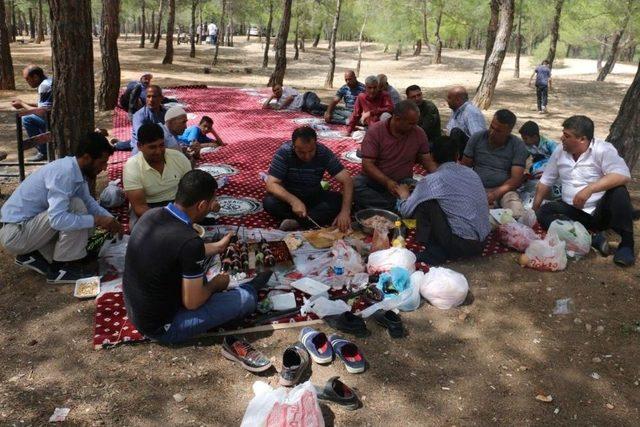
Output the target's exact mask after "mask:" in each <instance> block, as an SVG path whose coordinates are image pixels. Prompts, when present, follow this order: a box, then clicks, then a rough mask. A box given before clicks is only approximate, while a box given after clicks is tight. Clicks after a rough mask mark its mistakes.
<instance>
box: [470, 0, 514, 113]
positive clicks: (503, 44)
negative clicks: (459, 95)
mask: <svg viewBox="0 0 640 427" xmlns="http://www.w3.org/2000/svg"><path fill="white" fill-rule="evenodd" d="M498 2H499V10H500V12H499V16H498V31H497V33H496V38H495V42H494V44H493V50H492V51H491V55H489V60H488V61H487V64H486V65H485V70H484V73H483V77H482V80H481V81H480V85H479V86H478V91H477V92H476V96H475V97H474V98H473V103H474V104H476V105H477V106H478V108H480V109H483V110H486V109H487V108H489V106H490V105H491V100H492V98H493V92H494V90H495V88H496V83H497V82H498V75H499V74H500V68H501V67H502V62H503V61H504V56H505V54H506V53H507V44H508V43H509V38H510V37H511V27H512V26H513V3H514V0H498Z"/></svg>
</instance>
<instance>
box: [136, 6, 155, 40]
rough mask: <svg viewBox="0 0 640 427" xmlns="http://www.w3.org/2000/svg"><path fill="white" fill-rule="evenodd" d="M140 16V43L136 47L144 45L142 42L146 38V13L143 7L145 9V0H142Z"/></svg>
mask: <svg viewBox="0 0 640 427" xmlns="http://www.w3.org/2000/svg"><path fill="white" fill-rule="evenodd" d="M141 7H142V16H140V21H141V22H140V27H141V28H140V45H139V46H138V47H144V42H145V39H146V31H147V17H146V13H145V9H146V1H145V0H142V4H141ZM151 31H153V30H151Z"/></svg>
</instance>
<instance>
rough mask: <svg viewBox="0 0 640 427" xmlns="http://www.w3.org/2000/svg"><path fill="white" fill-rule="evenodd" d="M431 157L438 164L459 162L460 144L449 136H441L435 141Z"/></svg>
mask: <svg viewBox="0 0 640 427" xmlns="http://www.w3.org/2000/svg"><path fill="white" fill-rule="evenodd" d="M431 156H432V157H433V160H434V161H435V162H436V163H438V164H443V163H447V162H455V161H456V160H458V144H457V143H456V141H455V140H454V139H453V138H451V137H449V136H440V137H438V138H436V139H435V141H433V146H432V147H431Z"/></svg>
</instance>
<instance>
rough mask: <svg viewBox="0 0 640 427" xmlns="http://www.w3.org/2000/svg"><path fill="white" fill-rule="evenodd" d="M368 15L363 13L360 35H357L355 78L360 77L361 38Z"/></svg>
mask: <svg viewBox="0 0 640 427" xmlns="http://www.w3.org/2000/svg"><path fill="white" fill-rule="evenodd" d="M368 16H369V14H368V13H367V12H366V11H365V13H364V19H363V20H362V27H360V34H359V35H358V63H357V64H356V77H358V76H359V75H360V64H361V63H362V36H363V35H364V27H365V26H366V25H367V17H368Z"/></svg>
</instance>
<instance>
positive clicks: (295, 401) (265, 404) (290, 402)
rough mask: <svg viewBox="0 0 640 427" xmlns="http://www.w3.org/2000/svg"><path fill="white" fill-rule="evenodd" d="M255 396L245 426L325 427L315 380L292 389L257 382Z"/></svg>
mask: <svg viewBox="0 0 640 427" xmlns="http://www.w3.org/2000/svg"><path fill="white" fill-rule="evenodd" d="M253 394H254V397H253V399H251V402H249V406H247V410H246V411H245V413H244V417H243V418H242V424H241V427H266V426H278V427H280V426H282V427H284V426H293V425H296V426H308V427H324V419H323V418H322V411H321V410H320V405H319V404H318V396H317V394H316V389H315V387H314V386H313V384H311V381H307V382H305V383H302V384H299V385H297V386H295V387H293V388H292V389H288V388H285V387H279V388H277V389H274V388H272V387H271V386H270V385H269V384H267V383H265V382H262V381H256V382H255V383H253Z"/></svg>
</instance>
